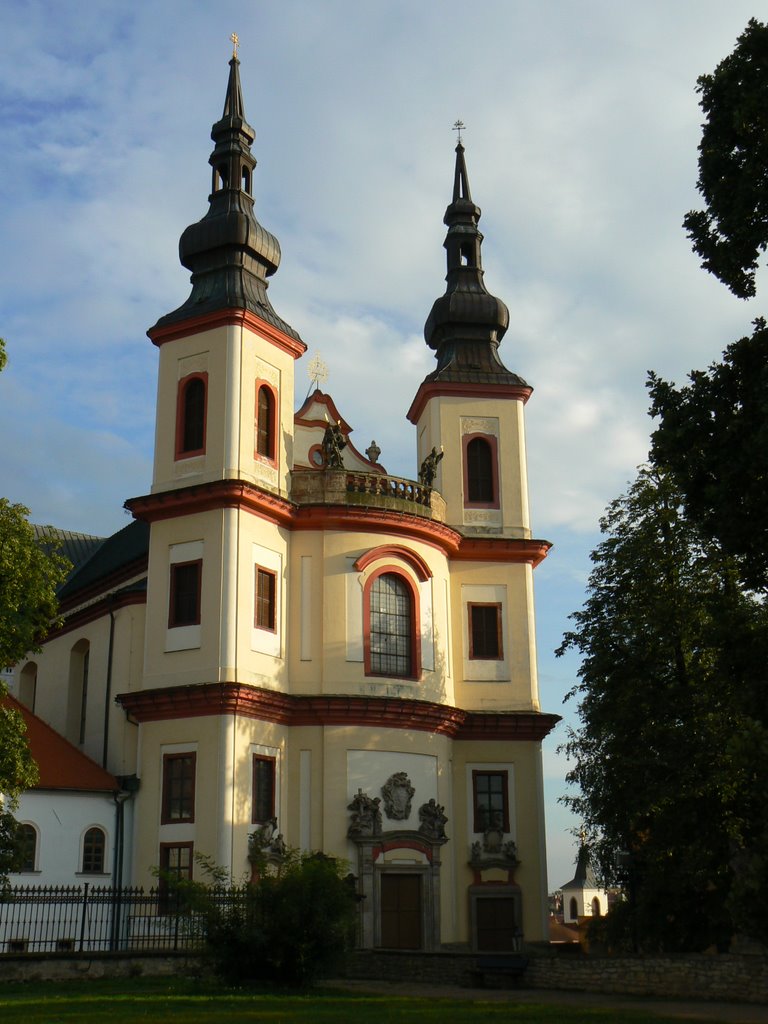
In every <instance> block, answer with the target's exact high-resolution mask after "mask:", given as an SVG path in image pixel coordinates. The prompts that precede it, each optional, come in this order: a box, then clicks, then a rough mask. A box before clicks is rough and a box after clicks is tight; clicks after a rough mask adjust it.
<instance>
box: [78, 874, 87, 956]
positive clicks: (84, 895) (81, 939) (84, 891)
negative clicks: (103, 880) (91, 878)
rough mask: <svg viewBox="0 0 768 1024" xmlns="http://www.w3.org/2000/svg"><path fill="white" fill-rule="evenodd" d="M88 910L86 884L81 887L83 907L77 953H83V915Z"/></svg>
mask: <svg viewBox="0 0 768 1024" xmlns="http://www.w3.org/2000/svg"><path fill="white" fill-rule="evenodd" d="M87 910H88V882H86V883H85V885H84V886H83V905H82V910H81V911H80V949H79V950H78V952H80V953H82V952H83V943H84V941H85V915H86V912H87Z"/></svg>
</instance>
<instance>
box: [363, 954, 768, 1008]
mask: <svg viewBox="0 0 768 1024" xmlns="http://www.w3.org/2000/svg"><path fill="white" fill-rule="evenodd" d="M537 953H538V951H532V952H531V954H529V963H528V968H527V970H526V972H525V976H524V978H523V980H522V983H521V984H522V987H524V988H542V989H564V990H571V991H581V992H604V993H613V994H616V995H644V996H657V997H660V998H679V999H711V1000H724V1001H729V1002H751V1003H768V957H766V956H747V955H737V954H722V955H713V956H707V955H698V956H697V955H690V956H682V955H681V956H675V957H639V956H638V957H599V956H584V955H579V954H575V955H574V954H573V953H571V954H569V955H567V956H562V955H560V956H558V955H552V954H550V953H549V952H547V953H543V952H542V953H541V955H537ZM476 961H477V957H476V955H473V954H472V953H405V952H384V951H383V950H358V951H356V952H355V953H352V954H351V955H350V956H349V957H348V960H347V965H346V971H345V974H346V976H347V977H348V978H357V979H366V978H371V979H373V978H376V979H385V980H391V981H414V982H424V983H432V984H443V985H467V984H469V983H470V978H471V973H472V969H473V968H474V966H475V963H476Z"/></svg>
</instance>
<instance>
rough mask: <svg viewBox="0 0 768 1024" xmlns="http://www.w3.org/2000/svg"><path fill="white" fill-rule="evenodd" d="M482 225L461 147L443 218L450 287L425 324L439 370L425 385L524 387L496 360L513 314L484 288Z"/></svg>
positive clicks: (458, 150)
mask: <svg viewBox="0 0 768 1024" xmlns="http://www.w3.org/2000/svg"><path fill="white" fill-rule="evenodd" d="M479 220H480V207H479V206H476V205H475V203H474V202H473V201H472V196H471V194H470V191H469V178H468V176H467V165H466V161H465V159H464V146H463V145H462V144H461V142H459V143H458V145H457V146H456V170H455V174H454V181H453V199H452V201H451V203H450V205H449V206H448V208H447V209H446V211H445V217H444V218H443V222H444V223H445V224H446V225H447V227H448V233H447V235H446V236H445V242H444V243H443V245H444V247H445V249H446V252H447V254H448V273H447V274H446V278H445V280H446V282H447V284H446V289H445V294H444V295H441V296H440V298H439V299H437V300H436V301H435V303H434V305H433V306H432V311H431V313H430V314H429V317H428V318H427V322H426V324H425V325H424V337H425V339H426V342H427V344H428V345H429V347H430V348H433V349H435V358H436V359H437V369H436V370H435V371H434V372H433V373H430V374H429V375H428V376H427V378H426V380H427V381H441V382H442V381H445V382H449V381H451V382H456V383H473V384H506V383H508V384H515V385H518V386H519V385H523V386H525V381H524V380H523V379H522V377H518V376H517V374H514V373H510V371H509V370H507V368H506V367H505V366H504V364H503V363H502V361H501V359H500V358H499V355H498V347H499V342H500V341H501V339H502V338H503V337H504V334H505V332H506V330H507V327H508V325H509V310H508V309H507V307H506V305H505V304H504V303H503V302H502V300H501V299H497V298H496V296H495V295H491V294H490V293H489V292H488V289H487V288H486V287H485V284H484V283H483V265H482V257H481V246H482V242H483V236H482V234H481V232H480V231H479V229H478V226H477V225H478V221H479Z"/></svg>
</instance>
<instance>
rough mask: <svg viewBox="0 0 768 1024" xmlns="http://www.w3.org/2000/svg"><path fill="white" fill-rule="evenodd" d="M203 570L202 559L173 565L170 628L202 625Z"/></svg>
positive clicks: (169, 612) (169, 613)
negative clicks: (201, 592) (201, 588)
mask: <svg viewBox="0 0 768 1024" xmlns="http://www.w3.org/2000/svg"><path fill="white" fill-rule="evenodd" d="M202 570H203V562H202V559H197V560H196V561H194V562H173V563H172V564H171V598H170V608H169V611H168V626H169V627H170V628H173V627H174V626H197V625H199V624H200V581H201V579H202V575H203V572H202Z"/></svg>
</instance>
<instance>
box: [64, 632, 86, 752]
mask: <svg viewBox="0 0 768 1024" xmlns="http://www.w3.org/2000/svg"><path fill="white" fill-rule="evenodd" d="M90 661H91V645H90V644H89V643H88V641H87V640H78V641H77V643H76V644H75V645H74V647H73V648H72V650H71V651H70V653H69V690H68V693H67V730H66V736H67V739H68V740H69V742H70V743H76V744H79V745H80V746H82V745H83V744H84V743H85V727H86V719H87V712H88V673H89V670H90Z"/></svg>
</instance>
